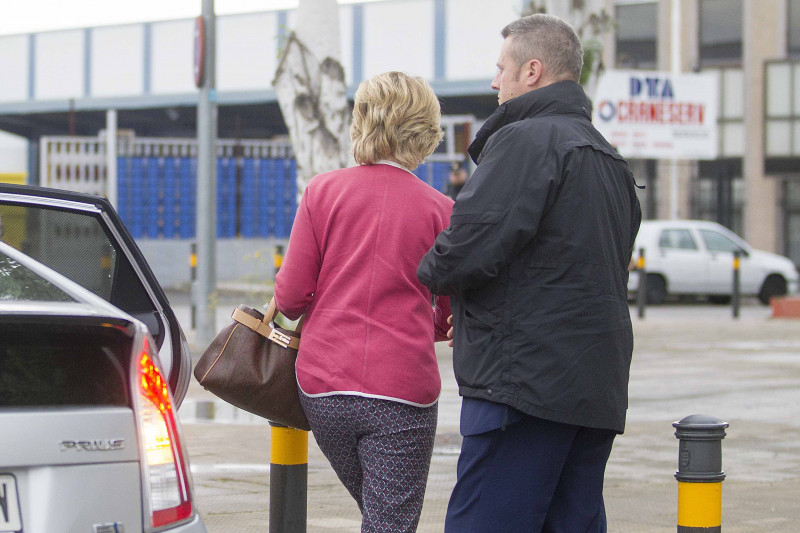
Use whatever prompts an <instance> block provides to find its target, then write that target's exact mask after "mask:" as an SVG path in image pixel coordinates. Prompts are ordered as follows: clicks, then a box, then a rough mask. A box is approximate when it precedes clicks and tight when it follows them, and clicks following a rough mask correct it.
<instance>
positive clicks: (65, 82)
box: [34, 30, 85, 100]
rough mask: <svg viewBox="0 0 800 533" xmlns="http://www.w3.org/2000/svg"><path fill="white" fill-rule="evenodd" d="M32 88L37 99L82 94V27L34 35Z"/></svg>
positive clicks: (72, 96)
mask: <svg viewBox="0 0 800 533" xmlns="http://www.w3.org/2000/svg"><path fill="white" fill-rule="evenodd" d="M34 63H35V69H36V70H35V73H36V74H35V80H36V81H35V82H34V91H35V93H36V99H37V100H55V99H67V98H81V97H82V96H83V95H84V80H85V75H84V63H85V58H84V31H83V30H70V31H58V32H48V33H39V34H37V35H36V57H35V59H34Z"/></svg>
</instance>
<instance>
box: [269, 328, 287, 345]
mask: <svg viewBox="0 0 800 533" xmlns="http://www.w3.org/2000/svg"><path fill="white" fill-rule="evenodd" d="M267 338H268V339H269V340H271V341H272V342H274V343H275V344H279V345H281V346H283V347H284V348H288V347H289V343H291V342H292V338H291V337H290V336H289V335H287V334H285V333H281V332H280V331H278V330H277V329H273V330H272V332H270V334H269V337H267Z"/></svg>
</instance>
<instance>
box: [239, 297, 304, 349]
mask: <svg viewBox="0 0 800 533" xmlns="http://www.w3.org/2000/svg"><path fill="white" fill-rule="evenodd" d="M246 309H248V308H246V307H244V306H241V305H240V306H239V307H237V308H236V309H234V310H233V314H231V318H232V319H233V320H235V321H236V322H238V323H240V324H242V325H243V326H245V327H247V328H250V329H251V330H253V331H255V332H256V333H258V334H259V335H261V336H262V337H264V338H266V339H269V340H270V341H272V342H274V343H276V344H279V345H280V346H283V347H284V348H294V349H295V350H297V349H298V348H299V347H300V328H301V327H302V322H303V318H301V319H300V320H299V322H298V325H297V329H296V330H295V331H286V330H284V331H279V330H278V328H277V327H273V320H274V319H275V316H276V315H277V314H278V310H277V309H276V306H275V298H272V300H270V302H269V307H267V312H266V313H265V314H264V316H263V317H262V318H261V319H259V318H257V317H255V316H253V315H251V314H249V313H248V312H246V311H245V310H246ZM251 311H252V312H257V311H255V310H254V309H251ZM258 314H259V315H260V314H261V313H258Z"/></svg>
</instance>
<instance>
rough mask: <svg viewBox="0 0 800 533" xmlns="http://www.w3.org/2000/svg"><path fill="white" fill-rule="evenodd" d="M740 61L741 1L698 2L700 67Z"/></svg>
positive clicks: (715, 0)
mask: <svg viewBox="0 0 800 533" xmlns="http://www.w3.org/2000/svg"><path fill="white" fill-rule="evenodd" d="M741 61H742V0H700V63H701V64H702V65H703V66H708V65H719V64H722V63H728V64H729V63H741Z"/></svg>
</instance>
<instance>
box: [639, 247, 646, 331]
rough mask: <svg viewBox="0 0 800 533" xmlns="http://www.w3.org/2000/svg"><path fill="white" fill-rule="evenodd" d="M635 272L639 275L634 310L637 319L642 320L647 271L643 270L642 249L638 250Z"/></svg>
mask: <svg viewBox="0 0 800 533" xmlns="http://www.w3.org/2000/svg"><path fill="white" fill-rule="evenodd" d="M636 271H637V272H638V273H639V288H638V289H636V308H637V309H638V311H639V318H644V311H645V307H646V306H647V269H646V268H645V260H644V248H639V258H638V259H637V262H636Z"/></svg>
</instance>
